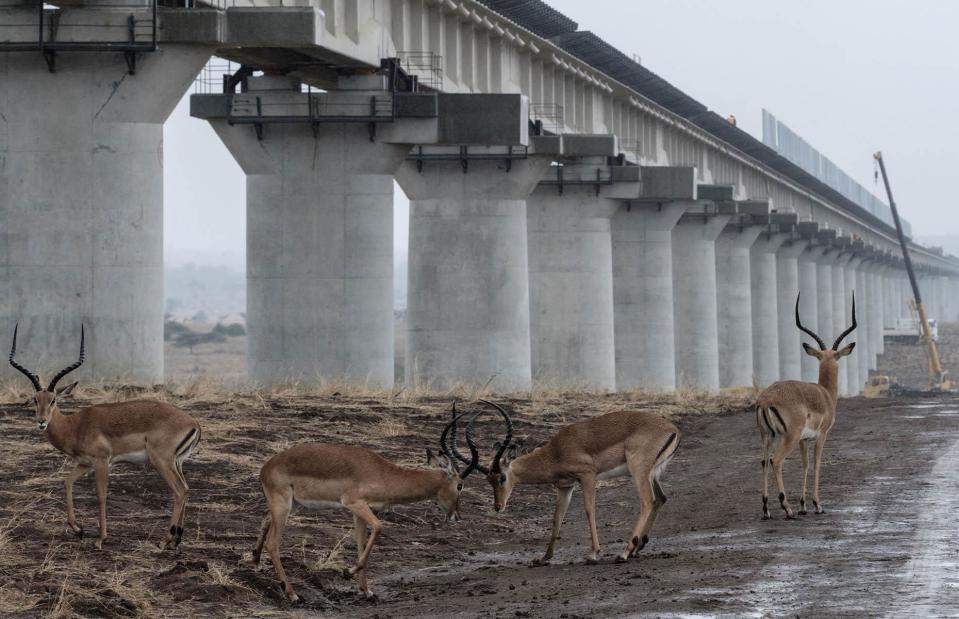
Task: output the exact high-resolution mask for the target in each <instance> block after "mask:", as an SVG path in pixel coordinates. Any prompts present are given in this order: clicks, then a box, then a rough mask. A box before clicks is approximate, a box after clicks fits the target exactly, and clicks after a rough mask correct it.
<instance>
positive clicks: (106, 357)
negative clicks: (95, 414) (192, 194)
mask: <svg viewBox="0 0 959 619" xmlns="http://www.w3.org/2000/svg"><path fill="white" fill-rule="evenodd" d="M77 10H78V11H79V10H80V9H77ZM211 49H212V48H209V47H202V46H194V45H182V44H175V43H171V44H164V45H163V46H162V47H161V48H160V50H158V51H156V52H152V53H148V54H140V55H138V60H137V70H136V74H134V75H131V74H130V73H129V71H128V68H127V65H126V62H125V60H124V57H123V55H122V54H119V53H96V52H87V53H70V52H66V53H62V54H60V55H58V56H57V61H56V62H57V64H56V72H55V73H51V72H50V71H49V70H48V69H47V65H46V63H44V62H43V59H42V58H41V56H40V54H38V53H36V52H29V53H26V52H24V53H3V54H0V112H2V114H0V116H2V117H0V337H3V338H4V341H7V342H9V338H10V336H11V335H12V333H13V327H14V324H15V323H17V322H19V323H20V336H19V341H18V349H19V351H20V358H21V360H22V363H24V364H25V365H27V366H29V367H31V368H32V369H36V370H38V371H40V372H41V373H46V372H49V371H56V370H58V369H60V368H61V367H63V366H65V365H67V364H68V363H69V362H70V361H71V360H72V359H75V358H76V354H77V347H78V345H79V338H80V325H81V324H83V325H85V327H86V356H87V360H86V363H85V365H84V366H83V368H81V370H80V371H79V374H78V376H79V377H81V378H82V379H87V380H88V379H100V380H111V379H117V378H122V379H123V380H124V381H128V382H135V383H156V382H162V381H163V157H162V153H163V123H164V121H165V120H166V119H167V117H168V116H169V115H170V113H171V112H172V111H173V108H174V107H175V106H176V104H177V103H178V102H179V101H180V99H181V97H182V96H183V93H184V92H185V91H186V89H187V88H188V87H189V86H190V84H191V83H192V81H193V79H194V77H195V76H196V74H197V73H198V72H199V70H200V69H201V68H202V67H203V65H204V63H205V62H206V61H207V59H208V58H209V56H210V53H211ZM15 374H16V372H15V371H14V370H13V369H12V368H11V367H10V366H9V365H7V364H3V367H2V368H0V378H6V377H10V376H13V375H15Z"/></svg>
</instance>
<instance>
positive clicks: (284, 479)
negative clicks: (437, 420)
mask: <svg viewBox="0 0 959 619" xmlns="http://www.w3.org/2000/svg"><path fill="white" fill-rule="evenodd" d="M460 417H462V415H460ZM455 421H458V419H454V421H451V422H450V423H448V424H447V425H446V427H445V428H444V429H443V433H442V435H441V436H440V453H439V454H438V455H437V454H434V453H433V450H431V449H427V450H426V462H427V464H430V465H432V467H433V468H431V469H414V468H406V467H402V466H398V465H396V464H393V463H392V462H390V461H389V460H387V459H385V458H383V457H382V456H380V455H379V454H376V453H374V452H372V451H370V450H369V449H364V448H362V447H353V446H349V445H332V444H322V443H307V444H304V445H297V446H295V447H291V448H290V449H287V450H286V451H282V452H280V453H278V454H276V455H275V456H273V457H272V458H270V460H269V461H268V462H267V463H266V464H264V465H263V468H262V469H261V470H260V482H261V483H262V484H263V494H264V496H265V497H266V502H267V507H268V509H269V512H270V513H269V514H268V515H267V516H266V518H264V519H263V523H262V524H261V525H260V535H259V537H258V538H257V541H256V548H255V549H254V550H253V564H254V565H258V564H259V562H260V555H261V553H262V551H263V548H264V546H265V547H266V551H267V553H269V555H270V559H271V560H272V561H273V568H274V569H275V570H276V576H277V578H278V579H279V580H280V586H281V587H282V588H283V591H284V592H285V593H286V595H287V597H288V598H289V599H290V600H291V601H293V602H296V601H297V600H299V597H298V596H297V595H296V593H295V592H294V591H293V585H292V584H291V583H290V581H289V579H288V578H287V577H286V572H285V571H284V570H283V563H282V562H281V561H280V536H281V535H282V534H283V527H284V526H286V520H287V518H288V517H289V515H290V513H291V511H292V510H293V508H294V506H302V507H304V508H306V509H323V508H328V507H337V508H346V509H348V510H349V511H351V512H352V513H353V533H354V536H355V539H356V548H357V553H358V557H357V561H356V565H355V566H354V567H352V568H350V569H349V570H346V571H345V573H344V576H355V577H356V579H357V584H358V585H359V589H360V591H361V592H363V593H365V594H366V595H367V596H369V595H372V594H371V593H370V588H369V584H368V582H367V576H366V566H367V561H368V560H369V557H370V551H371V550H372V549H373V544H374V543H376V538H377V537H378V536H379V534H380V530H381V529H382V527H383V525H382V523H381V522H380V520H379V519H378V518H377V517H376V514H375V512H377V511H380V510H383V509H385V508H388V507H390V506H392V505H399V504H404V503H415V502H417V501H423V500H427V499H435V500H436V502H437V503H439V506H440V508H441V509H442V510H443V511H445V512H446V520H447V522H456V521H458V520H459V519H460V514H459V498H460V492H461V491H462V490H463V480H464V479H466V478H467V477H468V476H469V474H470V473H472V472H473V470H475V469H476V468H477V464H478V461H479V454H478V453H477V452H476V450H475V449H474V448H472V447H471V448H470V450H471V453H472V459H471V460H468V461H467V466H466V468H465V469H463V470H462V471H459V470H458V468H457V466H456V463H455V461H454V459H453V456H452V455H451V454H450V452H449V448H448V439H447V436H448V434H449V431H450V428H451V427H452V426H453V424H454V422H455ZM367 527H369V534H367Z"/></svg>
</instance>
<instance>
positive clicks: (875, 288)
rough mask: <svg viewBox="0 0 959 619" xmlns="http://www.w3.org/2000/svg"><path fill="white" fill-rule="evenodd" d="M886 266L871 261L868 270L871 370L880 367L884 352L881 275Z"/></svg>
mask: <svg viewBox="0 0 959 619" xmlns="http://www.w3.org/2000/svg"><path fill="white" fill-rule="evenodd" d="M883 268H884V267H883V266H882V265H881V264H880V263H878V262H875V261H874V262H871V263H870V264H869V270H868V272H867V275H868V278H869V279H868V282H869V306H870V308H872V312H873V315H872V331H871V332H870V335H871V336H872V337H870V338H869V343H870V345H871V348H872V351H871V355H870V356H871V358H872V359H871V360H872V365H870V366H869V369H870V370H875V369H877V368H878V367H879V355H881V354H882V353H883V350H884V348H883V339H884V338H883V334H882V329H883V324H884V323H885V320H886V319H885V307H884V305H883V302H882V291H883V284H882V280H883V276H882V275H881V273H880V272H881V270H882V269H883Z"/></svg>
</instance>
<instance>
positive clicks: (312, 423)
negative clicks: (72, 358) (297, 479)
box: [0, 394, 959, 618]
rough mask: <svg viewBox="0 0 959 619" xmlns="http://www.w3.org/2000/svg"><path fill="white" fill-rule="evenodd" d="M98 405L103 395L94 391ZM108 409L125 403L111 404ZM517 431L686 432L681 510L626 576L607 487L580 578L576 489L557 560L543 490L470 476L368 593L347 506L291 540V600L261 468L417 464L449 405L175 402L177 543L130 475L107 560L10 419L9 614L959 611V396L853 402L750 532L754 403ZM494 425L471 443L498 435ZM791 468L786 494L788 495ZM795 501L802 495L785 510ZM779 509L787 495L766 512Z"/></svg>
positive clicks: (389, 527)
mask: <svg viewBox="0 0 959 619" xmlns="http://www.w3.org/2000/svg"><path fill="white" fill-rule="evenodd" d="M103 397H104V396H103V395H102V394H101V395H100V396H99V399H102V398H103ZM113 397H116V396H113ZM505 402H506V403H507V404H508V406H509V407H510V408H511V409H513V410H515V415H514V416H515V419H516V426H517V435H518V437H519V438H520V439H523V440H525V441H526V442H527V443H531V444H535V443H536V442H538V441H540V440H542V439H544V438H546V437H547V436H548V435H549V434H550V433H551V432H553V431H554V430H555V429H556V428H557V427H559V426H561V425H562V424H564V423H568V422H570V421H574V420H576V419H579V418H583V417H586V416H588V415H590V414H595V412H597V411H598V412H607V411H610V410H618V409H644V408H646V409H649V410H651V411H653V413H652V414H664V415H670V416H672V417H673V419H674V421H676V422H677V423H678V424H679V425H680V426H681V427H682V429H683V432H684V439H683V442H682V445H681V448H680V449H679V451H678V453H677V455H676V457H675V458H674V460H673V462H672V464H671V465H670V468H669V470H668V471H667V472H666V474H665V476H664V478H663V485H664V487H665V490H666V493H667V495H668V496H669V502H668V503H667V504H666V506H665V507H664V508H663V509H662V511H661V512H660V516H659V520H658V521H657V523H656V525H655V527H654V529H653V532H652V536H651V540H650V543H649V545H648V546H647V547H646V549H645V550H644V551H643V553H642V554H641V556H640V557H639V558H638V559H635V560H633V561H631V562H630V563H628V564H625V565H623V564H615V563H613V558H614V555H615V554H616V553H618V552H619V551H620V550H621V547H622V545H623V544H624V543H625V540H626V537H627V536H628V535H629V531H630V530H631V528H632V523H633V520H634V518H635V517H636V510H637V501H636V498H635V492H634V490H633V487H632V484H631V482H629V481H627V480H614V481H610V482H604V483H603V486H602V487H601V488H600V491H599V496H598V500H597V511H598V519H599V523H600V528H599V530H600V537H601V540H602V542H603V544H604V550H603V560H602V561H601V563H600V564H599V565H586V564H585V562H584V559H585V558H586V555H587V549H588V533H587V529H586V525H585V518H584V516H583V510H582V502H581V500H580V497H579V494H578V493H577V494H576V495H574V500H573V505H572V506H571V508H570V512H569V516H568V517H567V521H566V524H565V527H564V529H563V532H564V534H563V539H562V540H561V541H560V545H559V550H558V552H557V556H556V557H555V558H554V561H553V564H552V565H551V566H547V567H535V568H534V567H528V564H529V562H530V560H531V559H533V558H534V557H536V556H538V555H539V553H541V552H542V549H543V546H544V544H545V538H546V535H547V534H548V529H549V526H550V521H551V514H552V501H553V497H552V493H551V492H550V491H549V490H548V489H546V488H535V487H532V488H523V487H521V488H519V489H517V491H516V492H515V493H514V495H513V498H512V500H511V502H510V505H509V509H508V510H507V512H506V513H505V514H500V515H496V514H493V513H492V512H491V510H490V507H491V496H490V491H489V488H488V486H487V485H486V482H485V481H484V480H483V479H480V478H479V477H473V478H470V479H469V480H468V482H467V490H466V492H465V494H464V499H463V506H462V511H463V514H464V516H465V519H464V521H463V522H460V523H459V524H457V525H447V524H445V523H443V522H442V517H441V514H440V512H439V510H438V509H437V508H436V507H435V506H433V505H430V504H420V505H412V506H404V507H397V508H396V509H395V510H394V512H393V513H392V514H390V515H387V516H385V517H384V519H385V521H386V527H385V529H384V532H383V534H382V536H381V538H380V542H379V543H378V544H377V546H376V548H375V549H374V551H373V555H372V557H371V564H370V577H371V583H372V587H373V589H374V591H375V592H376V594H377V597H376V598H375V599H373V600H366V599H364V598H362V597H361V596H360V595H359V594H357V593H356V592H355V591H354V589H353V587H352V584H351V583H350V582H349V581H347V580H344V579H343V578H342V577H341V576H340V575H339V571H340V569H341V568H342V567H343V566H346V565H348V564H349V562H350V561H352V559H353V557H354V556H355V553H354V547H353V542H352V536H350V535H349V526H350V524H351V518H350V517H349V515H348V514H346V513H339V512H332V513H321V514H309V513H301V514H300V515H297V516H295V517H293V518H292V519H291V523H290V524H291V526H289V527H288V528H287V530H286V533H285V534H284V539H283V548H282V551H283V556H284V562H285V566H286V569H287V572H288V573H289V575H290V578H291V579H292V581H293V584H294V586H295V587H296V588H297V591H298V593H299V594H300V595H302V596H303V597H304V598H306V600H307V601H306V603H304V604H299V605H290V604H289V603H288V602H286V601H285V599H284V597H283V596H282V594H281V592H280V590H279V589H278V587H277V584H276V581H275V579H274V576H273V571H272V567H271V566H270V564H269V560H268V559H265V560H264V562H265V569H263V570H262V571H259V572H257V571H254V570H253V569H251V568H250V567H249V566H248V565H247V564H246V563H244V561H243V559H244V555H247V556H248V554H249V551H250V549H251V547H252V545H253V542H254V539H255V534H256V528H257V523H258V522H259V520H260V518H261V517H262V515H263V513H264V501H263V499H262V497H261V495H260V490H259V487H258V483H257V481H256V471H257V470H258V467H259V465H260V464H261V463H262V462H263V461H265V459H266V458H267V457H268V456H269V455H271V454H272V453H274V452H276V451H277V450H279V449H282V448H284V447H287V446H289V445H291V444H294V443H296V442H300V441H305V440H319V439H326V440H339V441H348V442H353V443H358V444H364V445H373V446H375V447H376V448H377V449H378V450H379V451H381V452H382V453H384V454H386V455H388V456H390V457H393V458H396V459H397V460H400V461H405V462H409V463H413V462H419V461H420V460H421V458H422V456H421V454H422V449H423V448H424V447H426V446H430V445H433V444H435V442H436V436H437V434H438V432H439V430H440V429H441V427H442V419H443V417H444V416H445V411H446V410H448V409H447V408H446V407H447V406H448V404H449V400H448V398H433V399H430V398H419V399H416V400H415V401H404V400H401V399H395V400H389V399H382V398H364V397H360V396H349V397H348V396H337V395H329V396H324V397H294V396H289V397H267V398H260V397H254V396H249V397H245V398H234V399H232V400H231V401H229V402H226V403H224V402H217V401H214V400H213V399H205V398H204V397H202V396H198V395H196V394H194V395H193V396H192V397H183V398H180V403H181V404H182V405H183V406H184V407H185V408H187V409H188V410H189V411H190V412H191V413H192V414H194V415H195V416H196V417H197V418H198V419H199V420H200V422H201V424H203V426H204V438H203V442H202V443H201V449H200V450H199V451H198V453H197V454H196V455H195V457H194V458H193V459H192V460H191V461H190V462H188V464H187V466H186V467H185V468H186V475H187V478H188V479H189V481H190V485H191V505H190V506H189V508H188V510H189V511H188V515H187V530H186V533H185V536H184V541H183V545H182V547H181V548H180V550H179V551H178V552H177V553H175V554H174V553H171V552H160V551H158V550H157V549H156V542H158V541H159V540H161V539H162V536H163V532H164V529H165V527H166V518H167V517H168V510H169V509H170V498H169V494H168V491H167V490H166V487H165V486H164V484H163V482H162V481H161V480H160V478H159V476H158V475H157V474H156V473H155V472H154V471H152V470H146V469H143V468H142V467H140V466H137V465H129V464H121V465H118V466H117V467H116V468H115V469H114V471H113V473H112V476H111V485H110V498H109V505H108V511H109V519H110V520H109V522H110V538H109V539H108V540H107V543H106V545H105V548H104V550H102V551H96V550H95V549H94V547H93V541H92V540H90V539H86V540H83V541H78V540H76V539H75V538H73V537H71V536H70V535H68V534H67V533H66V532H65V516H64V514H63V505H64V497H63V490H62V484H61V479H62V477H63V474H64V473H65V471H66V466H65V460H64V458H63V457H62V456H61V455H60V454H59V453H58V452H56V451H55V450H54V449H53V448H52V447H51V446H49V445H48V444H47V443H46V442H45V440H44V437H43V436H42V435H41V434H40V433H39V432H37V431H36V429H35V427H36V426H35V422H34V421H33V420H32V419H31V418H30V415H29V413H27V412H26V411H25V409H24V408H23V407H22V406H19V405H18V406H14V405H8V406H3V407H0V424H2V427H3V434H2V437H3V438H2V447H3V450H4V457H3V458H2V460H0V462H2V465H0V467H2V468H0V470H2V484H0V615H2V616H5V617H6V616H9V617H34V616H84V617H99V616H130V617H132V616H156V617H191V616H200V615H205V616H208V617H223V616H237V617H250V616H257V617H274V616H301V617H307V616H355V617H361V616H362V617H377V616H378V617H384V618H385V617H405V616H437V617H439V616H444V617H445V616H454V617H595V616H649V617H690V616H729V617H742V616H756V617H760V616H771V617H779V616H790V617H791V616H796V615H799V616H803V617H840V616H841V617H848V616H883V615H886V616H890V617H903V616H910V617H911V616H954V615H959V575H957V572H959V567H957V563H956V559H955V556H956V555H955V549H956V548H959V535H957V533H956V531H957V527H956V526H955V514H956V508H957V507H959V493H957V489H959V488H957V477H956V473H955V471H956V466H957V465H959V399H957V398H956V397H941V398H937V399H930V398H923V399H919V398H914V399H904V400H864V399H852V400H844V401H842V402H841V404H840V412H839V418H838V421H837V424H836V427H835V429H834V431H833V433H832V435H831V437H830V440H829V442H828V443H827V446H826V450H825V455H824V465H823V467H824V473H823V482H822V499H823V505H824V507H825V509H826V511H827V513H826V514H825V515H821V516H813V515H809V516H805V517H802V518H800V519H799V520H795V521H785V520H784V519H783V518H782V515H781V512H779V513H775V512H774V516H775V519H774V520H771V521H762V520H760V499H759V482H760V476H759V465H758V455H757V449H758V438H757V432H756V429H755V422H754V418H753V415H752V414H751V413H750V412H749V411H748V410H747V409H748V398H731V397H730V398H723V399H717V398H706V397H701V396H695V395H689V394H685V395H682V394H681V395H679V396H675V397H660V398H652V397H643V398H638V397H636V396H621V395H615V396H605V397H599V398H594V397H590V396H582V395H579V396H569V395H562V394H557V395H553V396H549V397H537V398H532V399H511V400H508V401H505ZM494 429H495V426H494V424H493V422H492V421H491V422H490V423H489V425H488V427H487V428H484V429H483V431H482V432H481V436H483V439H484V441H485V442H487V443H489V442H491V441H492V440H493V436H494V434H495V432H494ZM799 469H800V467H799V462H798V456H794V457H793V458H791V459H790V460H789V461H788V462H787V487H788V490H789V492H790V496H791V497H796V495H797V493H798V489H799V486H798V478H799ZM76 497H77V498H76V501H77V508H78V513H79V518H80V521H81V523H82V524H84V525H85V527H86V529H87V531H88V532H89V531H95V529H96V521H95V513H96V511H95V505H96V503H95V498H94V492H93V484H92V479H91V478H84V479H81V480H80V481H79V482H78V483H77V489H76ZM793 500H794V501H795V500H796V499H795V498H794V499H793ZM773 502H774V503H775V500H773Z"/></svg>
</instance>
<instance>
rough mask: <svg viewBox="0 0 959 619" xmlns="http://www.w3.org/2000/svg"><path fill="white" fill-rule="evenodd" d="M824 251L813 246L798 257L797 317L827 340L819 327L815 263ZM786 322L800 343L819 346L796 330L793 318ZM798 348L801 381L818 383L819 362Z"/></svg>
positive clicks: (821, 289) (819, 292) (818, 288)
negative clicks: (799, 295) (799, 292)
mask: <svg viewBox="0 0 959 619" xmlns="http://www.w3.org/2000/svg"><path fill="white" fill-rule="evenodd" d="M825 251H826V248H825V247H824V246H822V245H815V246H811V247H808V248H807V249H806V251H804V252H803V253H802V254H800V255H799V290H800V291H802V297H801V298H800V301H799V315H800V316H801V317H802V320H803V324H804V325H805V326H807V327H808V328H810V329H812V330H813V331H814V332H816V333H819V337H822V338H827V337H829V335H828V334H825V335H824V334H823V333H822V329H821V328H820V326H819V295H820V294H821V293H823V286H822V285H821V284H820V283H819V272H818V268H819V265H818V263H817V261H818V260H819V259H820V257H821V256H822V255H823V253H824V252H825ZM831 284H832V282H830V286H829V288H830V289H831V288H832V285H831ZM788 320H789V324H790V325H791V326H792V328H793V330H795V331H796V333H798V334H799V337H800V343H801V342H806V343H807V344H809V345H810V346H812V347H813V348H817V347H818V346H819V345H818V344H816V342H815V341H813V339H812V338H811V337H809V336H808V335H806V334H805V333H802V332H800V331H799V329H798V328H796V324H795V316H792V315H790V316H789V317H788ZM798 348H799V358H800V365H801V367H802V372H801V373H802V380H804V381H806V382H812V383H814V382H816V381H818V380H819V362H818V361H817V360H816V359H815V358H814V357H810V356H809V355H807V354H806V353H805V351H804V350H803V349H802V346H798Z"/></svg>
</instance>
